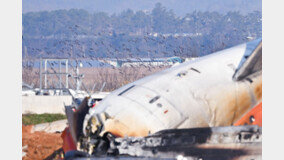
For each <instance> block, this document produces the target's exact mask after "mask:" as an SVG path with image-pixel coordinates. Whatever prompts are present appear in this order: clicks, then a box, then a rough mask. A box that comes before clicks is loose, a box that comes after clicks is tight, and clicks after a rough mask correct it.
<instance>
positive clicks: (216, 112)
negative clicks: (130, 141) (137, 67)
mask: <svg viewBox="0 0 284 160" xmlns="http://www.w3.org/2000/svg"><path fill="white" fill-rule="evenodd" d="M245 49H246V44H242V45H239V46H236V47H234V48H230V49H226V50H223V51H220V52H216V53H214V54H210V55H208V56H204V57H201V58H198V59H196V60H194V61H189V62H184V63H182V64H180V65H178V66H176V67H172V68H169V69H166V70H164V71H162V72H159V73H156V74H153V75H151V76H147V77H145V78H143V79H140V80H138V81H135V82H133V83H130V84H128V85H125V86H123V87H122V88H119V89H117V90H115V91H113V92H112V93H111V94H110V95H108V96H107V97H106V98H105V99H104V100H103V101H101V103H100V104H99V105H98V106H96V107H95V108H94V109H91V110H90V112H89V114H91V115H96V114H101V113H106V114H107V115H109V117H110V118H109V119H107V120H105V121H104V126H105V131H109V132H111V133H113V134H115V135H117V136H146V135H148V134H149V133H154V132H157V131H159V130H162V129H172V128H194V127H208V126H209V127H213V126H227V125H232V124H233V123H234V122H235V121H237V120H238V119H239V118H240V117H241V116H242V115H243V114H244V113H246V112H247V111H248V110H249V109H251V108H252V107H253V106H254V105H256V104H257V103H258V102H260V101H261V98H262V89H261V86H262V76H261V74H260V75H258V76H254V77H253V78H252V81H253V82H249V81H246V80H243V81H234V80H233V78H232V77H233V75H234V73H235V70H236V68H237V67H238V65H239V62H240V61H241V59H242V57H243V55H244V52H245Z"/></svg>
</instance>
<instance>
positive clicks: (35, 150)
mask: <svg viewBox="0 0 284 160" xmlns="http://www.w3.org/2000/svg"><path fill="white" fill-rule="evenodd" d="M31 128H32V126H31V125H28V126H24V125H23V127H22V146H23V147H24V146H27V148H26V149H23V152H26V155H25V156H24V157H23V158H22V159H23V160H42V159H46V158H47V157H49V156H50V155H52V154H53V153H54V151H56V150H58V149H60V148H61V147H62V143H63V142H62V139H61V137H60V135H61V133H45V132H34V133H31ZM47 159H49V158H47ZM55 159H60V156H59V155H58V156H57V157H56V158H55Z"/></svg>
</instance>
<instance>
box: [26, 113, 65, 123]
mask: <svg viewBox="0 0 284 160" xmlns="http://www.w3.org/2000/svg"><path fill="white" fill-rule="evenodd" d="M61 119H66V116H65V115H63V114H48V113H45V114H23V115H22V124H23V125H35V124H40V123H46V122H53V121H57V120H61Z"/></svg>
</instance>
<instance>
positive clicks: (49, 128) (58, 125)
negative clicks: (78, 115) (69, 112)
mask: <svg viewBox="0 0 284 160" xmlns="http://www.w3.org/2000/svg"><path fill="white" fill-rule="evenodd" d="M66 127H67V119H64V120H59V121H55V122H51V123H42V124H37V125H34V126H33V127H32V130H31V133H34V132H39V131H43V132H47V133H55V132H62V131H63V130H64V129H65V128H66Z"/></svg>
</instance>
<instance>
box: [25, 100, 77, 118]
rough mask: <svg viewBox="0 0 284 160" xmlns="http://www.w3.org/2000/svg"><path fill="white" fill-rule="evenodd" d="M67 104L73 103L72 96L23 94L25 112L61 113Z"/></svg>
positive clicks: (63, 112)
mask: <svg viewBox="0 0 284 160" xmlns="http://www.w3.org/2000/svg"><path fill="white" fill-rule="evenodd" d="M64 104H65V105H71V104H72V97H71V96H22V107H23V108H22V109H23V114H26V113H36V114H42V113H61V114H65V109H64Z"/></svg>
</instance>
